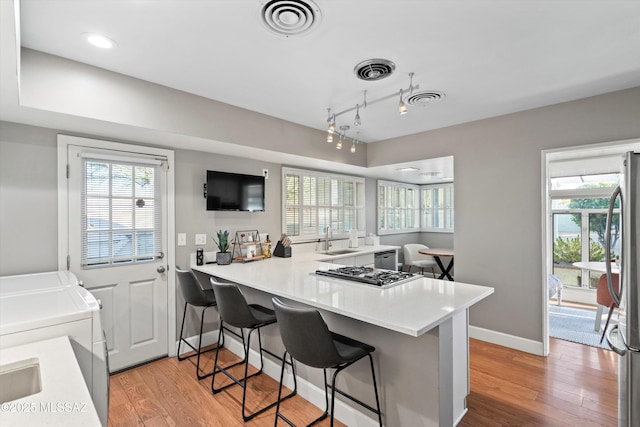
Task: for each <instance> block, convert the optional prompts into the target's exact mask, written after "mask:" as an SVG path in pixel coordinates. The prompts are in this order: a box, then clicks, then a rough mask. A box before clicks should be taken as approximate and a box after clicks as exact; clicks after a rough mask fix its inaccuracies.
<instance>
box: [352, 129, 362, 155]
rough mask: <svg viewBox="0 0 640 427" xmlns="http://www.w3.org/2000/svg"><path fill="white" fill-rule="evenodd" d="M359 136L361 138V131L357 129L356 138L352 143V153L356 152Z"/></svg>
mask: <svg viewBox="0 0 640 427" xmlns="http://www.w3.org/2000/svg"><path fill="white" fill-rule="evenodd" d="M359 138H360V131H357V132H356V139H352V140H351V141H353V142H352V144H351V152H352V153H355V152H356V144H358V142H360V141H359Z"/></svg>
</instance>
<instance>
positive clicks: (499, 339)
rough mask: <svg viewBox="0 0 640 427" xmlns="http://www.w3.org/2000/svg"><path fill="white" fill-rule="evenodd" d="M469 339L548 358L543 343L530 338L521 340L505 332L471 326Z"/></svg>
mask: <svg viewBox="0 0 640 427" xmlns="http://www.w3.org/2000/svg"><path fill="white" fill-rule="evenodd" d="M469 337H470V338H475V339H478V340H481V341H487V342H490V343H492V344H497V345H501V346H503V347H508V348H513V349H514V350H519V351H524V352H526V353H531V354H535V355H538V356H546V355H545V354H544V352H543V345H542V342H540V341H534V340H530V339H528V338H521V337H517V336H515V335H509V334H505V333H503V332H497V331H492V330H490V329H484V328H479V327H477V326H469Z"/></svg>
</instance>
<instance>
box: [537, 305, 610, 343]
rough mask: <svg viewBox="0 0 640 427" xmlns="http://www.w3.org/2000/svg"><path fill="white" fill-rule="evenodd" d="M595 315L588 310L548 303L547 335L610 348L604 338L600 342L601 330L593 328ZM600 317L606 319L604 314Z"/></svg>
mask: <svg viewBox="0 0 640 427" xmlns="http://www.w3.org/2000/svg"><path fill="white" fill-rule="evenodd" d="M595 315H596V313H595V312H594V311H590V310H581V309H579V308H569V307H562V306H561V307H558V306H556V305H549V336H550V337H553V338H559V339H561V340H566V341H572V342H576V343H580V344H584V345H589V346H591V347H600V348H604V349H606V350H610V348H609V346H608V345H607V340H606V339H605V340H604V341H602V344H600V337H601V336H602V332H596V331H594V330H593V322H594V319H595ZM602 318H603V320H606V315H603V316H602ZM603 326H604V324H603Z"/></svg>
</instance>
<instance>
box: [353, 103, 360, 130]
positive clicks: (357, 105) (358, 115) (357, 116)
mask: <svg viewBox="0 0 640 427" xmlns="http://www.w3.org/2000/svg"><path fill="white" fill-rule="evenodd" d="M353 124H354V125H355V126H360V125H361V124H362V121H361V120H360V104H356V119H355V120H354V122H353Z"/></svg>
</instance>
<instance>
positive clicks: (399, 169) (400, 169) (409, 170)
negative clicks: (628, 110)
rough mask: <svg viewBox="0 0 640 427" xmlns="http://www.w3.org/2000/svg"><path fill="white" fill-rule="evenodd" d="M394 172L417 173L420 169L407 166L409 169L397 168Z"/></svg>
mask: <svg viewBox="0 0 640 427" xmlns="http://www.w3.org/2000/svg"><path fill="white" fill-rule="evenodd" d="M396 170H397V171H399V172H414V171H419V170H420V169H418V168H414V167H413V166H409V167H406V168H398V169H396Z"/></svg>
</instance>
